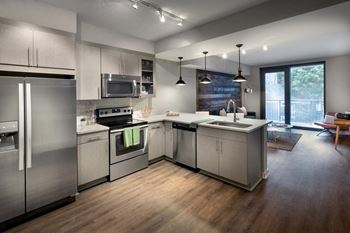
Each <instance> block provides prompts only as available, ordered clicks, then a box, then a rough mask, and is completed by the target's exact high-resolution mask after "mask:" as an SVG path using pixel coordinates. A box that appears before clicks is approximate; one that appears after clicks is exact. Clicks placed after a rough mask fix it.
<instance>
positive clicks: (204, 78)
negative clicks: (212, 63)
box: [200, 51, 211, 84]
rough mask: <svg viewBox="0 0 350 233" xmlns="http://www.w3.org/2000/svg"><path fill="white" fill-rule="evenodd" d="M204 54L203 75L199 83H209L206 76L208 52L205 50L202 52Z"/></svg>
mask: <svg viewBox="0 0 350 233" xmlns="http://www.w3.org/2000/svg"><path fill="white" fill-rule="evenodd" d="M203 54H204V77H203V78H202V79H201V81H200V84H210V83H211V80H210V78H209V77H208V72H207V54H208V52H207V51H205V52H203Z"/></svg>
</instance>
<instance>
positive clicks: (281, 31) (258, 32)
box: [157, 2, 350, 65]
mask: <svg viewBox="0 0 350 233" xmlns="http://www.w3.org/2000/svg"><path fill="white" fill-rule="evenodd" d="M349 12H350V2H346V3H342V4H339V5H335V6H332V7H328V8H324V9H321V10H317V11H313V12H310V13H307V14H303V15H299V16H296V17H292V18H289V19H285V20H281V21H277V22H274V23H270V24H266V25H262V26H258V27H255V28H251V29H248V30H244V31H240V32H237V33H233V34H230V35H226V36H222V37H218V38H215V39H211V40H208V41H204V42H200V43H197V44H194V45H191V46H187V47H183V48H179V49H175V50H170V51H165V52H162V53H159V54H157V57H158V58H162V59H166V60H174V61H176V58H177V57H178V56H183V57H184V60H190V59H196V58H200V57H202V56H203V55H202V53H201V52H202V51H204V50H207V51H209V54H208V55H216V56H221V55H222V54H223V53H227V54H228V59H231V60H233V61H237V60H238V50H237V49H236V47H235V44H236V43H243V44H244V46H243V49H245V50H246V52H247V53H246V54H245V55H243V56H242V63H244V64H247V65H264V64H273V63H282V62H288V61H298V60H304V59H305V60H306V59H313V58H321V57H329V56H337V55H344V54H350V14H349ZM263 45H267V46H268V50H267V51H263V50H262V47H263Z"/></svg>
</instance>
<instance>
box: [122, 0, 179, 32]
mask: <svg viewBox="0 0 350 233" xmlns="http://www.w3.org/2000/svg"><path fill="white" fill-rule="evenodd" d="M129 1H130V2H131V4H132V5H131V6H132V8H134V9H135V10H137V9H138V8H139V5H142V6H145V7H148V8H151V9H153V10H155V11H156V12H157V13H158V14H159V20H160V22H162V23H164V22H165V17H167V18H169V19H172V20H173V21H175V22H176V23H177V26H179V27H182V25H183V22H184V19H183V18H182V17H181V16H178V15H176V14H174V13H173V12H171V11H170V10H165V9H163V8H161V7H160V6H159V5H157V4H155V3H153V2H148V1H144V0H129Z"/></svg>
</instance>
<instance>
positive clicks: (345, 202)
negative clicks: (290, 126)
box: [10, 131, 350, 233]
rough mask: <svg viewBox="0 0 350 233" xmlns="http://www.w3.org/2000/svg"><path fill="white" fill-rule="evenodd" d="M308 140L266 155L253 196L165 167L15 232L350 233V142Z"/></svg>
mask: <svg viewBox="0 0 350 233" xmlns="http://www.w3.org/2000/svg"><path fill="white" fill-rule="evenodd" d="M299 132H302V133H303V134H304V135H303V137H302V138H301V139H300V141H299V142H298V144H297V145H296V146H295V148H294V150H293V151H292V152H288V151H281V150H273V149H269V153H268V166H269V169H270V177H269V178H268V179H267V180H265V181H263V182H262V183H260V185H259V186H258V187H257V188H256V189H255V191H253V192H246V191H243V190H241V189H239V188H235V187H233V186H231V185H228V184H225V183H223V182H220V181H217V180H215V179H212V178H209V177H206V176H204V175H201V174H198V173H193V172H192V171H189V170H186V169H184V168H181V167H179V166H177V165H174V164H172V163H170V162H166V161H162V162H159V163H157V164H154V165H152V166H150V167H149V168H148V169H145V170H143V171H140V172H138V173H135V174H133V175H130V176H128V177H126V178H123V179H120V180H118V181H115V182H112V183H104V184H102V185H100V186H97V187H95V188H92V189H89V190H87V191H85V192H82V193H81V194H80V195H79V196H78V197H77V201H76V202H74V203H72V204H70V205H68V206H65V207H63V208H61V209H58V210H56V211H53V212H50V213H48V214H46V215H44V216H41V217H39V218H36V219H34V220H32V221H30V222H27V223H24V224H22V225H20V226H17V227H16V228H13V229H11V230H10V232H36V233H38V232H118V233H123V232H132V233H138V232H147V233H148V232H167V233H168V232H179V233H182V232H184V233H185V232H186V233H187V232H198V233H203V232H259V233H265V232H268V233H274V232H277V233H288V232H293V233H294V232H295V233H301V232H309V233H312V232H315V233H316V232H317V233H322V232H334V233H342V232H347V233H348V232H350V174H349V168H350V165H349V164H350V142H349V141H350V138H347V139H346V138H344V139H342V141H341V145H340V146H339V147H338V151H336V150H335V149H334V145H333V141H332V138H331V137H316V136H315V134H316V133H315V132H310V131H299Z"/></svg>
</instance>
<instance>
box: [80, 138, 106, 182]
mask: <svg viewBox="0 0 350 233" xmlns="http://www.w3.org/2000/svg"><path fill="white" fill-rule="evenodd" d="M108 148H109V142H108V131H104V132H98V133H91V134H84V135H79V136H78V186H81V185H85V184H87V183H89V182H93V181H96V180H98V179H100V178H104V177H106V176H108V175H109V151H108Z"/></svg>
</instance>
